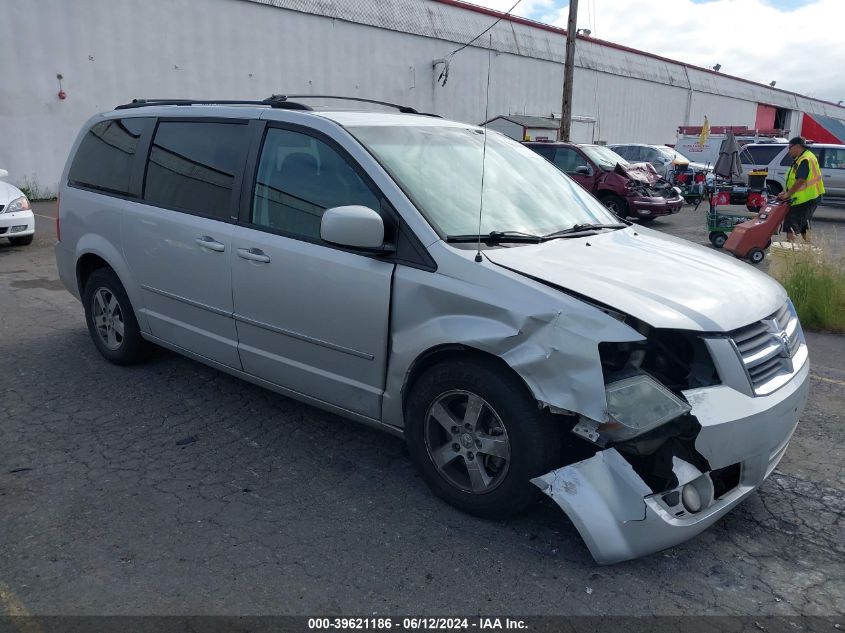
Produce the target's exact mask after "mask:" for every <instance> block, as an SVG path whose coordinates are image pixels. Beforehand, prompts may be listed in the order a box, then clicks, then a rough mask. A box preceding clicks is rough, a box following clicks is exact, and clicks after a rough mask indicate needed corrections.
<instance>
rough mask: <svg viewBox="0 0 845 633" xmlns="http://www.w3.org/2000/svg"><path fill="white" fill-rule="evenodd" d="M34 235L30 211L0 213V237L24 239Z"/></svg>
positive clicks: (33, 220) (32, 216) (33, 222)
mask: <svg viewBox="0 0 845 633" xmlns="http://www.w3.org/2000/svg"><path fill="white" fill-rule="evenodd" d="M34 233H35V216H34V215H32V211H17V212H15V213H0V237H26V236H27V235H33V234H34Z"/></svg>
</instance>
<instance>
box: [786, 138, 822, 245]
mask: <svg viewBox="0 0 845 633" xmlns="http://www.w3.org/2000/svg"><path fill="white" fill-rule="evenodd" d="M788 151H789V155H790V156H792V160H793V163H792V166H791V167H790V168H789V171H788V172H787V174H786V191H783V192H781V193H779V194H778V200H790V201H791V203H792V206H791V207H790V209H789V215H787V216H786V220H784V223H783V228H784V230H785V231H786V239H788V240H789V241H790V242H794V241H795V235H796V234H797V233H800V234H801V237H803V238H804V240H805V241H806V240H809V230H810V221H811V220H812V219H813V213H815V211H816V207H817V206H818V205H819V200H820V199H821V197H822V194H823V193H824V183H823V182H822V172H821V169H819V161H818V159H817V158H816V155H815V154H813V152H811V151H810V150H809V149H807V141H806V140H804V139H803V138H802V137H800V136H796V137H794V138H792V139H790V141H789V150H788Z"/></svg>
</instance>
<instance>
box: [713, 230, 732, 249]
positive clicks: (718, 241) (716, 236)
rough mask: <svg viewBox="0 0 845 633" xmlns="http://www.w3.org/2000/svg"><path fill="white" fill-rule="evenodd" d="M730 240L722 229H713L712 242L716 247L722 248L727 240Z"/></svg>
mask: <svg viewBox="0 0 845 633" xmlns="http://www.w3.org/2000/svg"><path fill="white" fill-rule="evenodd" d="M727 241H728V236H727V235H725V234H724V233H722V232H721V231H713V232H712V233H711V234H710V243H711V244H712V245H713V246H715V247H716V248H722V247H723V246H724V245H725V242H727Z"/></svg>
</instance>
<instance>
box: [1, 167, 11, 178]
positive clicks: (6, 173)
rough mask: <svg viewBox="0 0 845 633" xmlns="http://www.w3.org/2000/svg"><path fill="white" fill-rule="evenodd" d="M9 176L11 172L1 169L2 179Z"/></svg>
mask: <svg viewBox="0 0 845 633" xmlns="http://www.w3.org/2000/svg"><path fill="white" fill-rule="evenodd" d="M8 175H9V172H7V171H6V170H5V169H0V178H5V177H6V176H8Z"/></svg>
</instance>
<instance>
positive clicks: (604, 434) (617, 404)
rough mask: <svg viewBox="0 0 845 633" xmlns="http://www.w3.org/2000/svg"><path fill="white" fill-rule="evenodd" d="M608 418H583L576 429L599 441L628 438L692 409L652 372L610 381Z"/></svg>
mask: <svg viewBox="0 0 845 633" xmlns="http://www.w3.org/2000/svg"><path fill="white" fill-rule="evenodd" d="M605 393H606V395H607V413H608V418H609V419H608V421H607V422H603V423H597V422H594V421H593V420H587V419H585V418H581V419H580V420H579V422H578V423H577V424H576V425H575V428H574V429H573V432H575V434H576V435H580V436H582V437H585V438H587V439H589V440H591V441H593V442H595V443H597V444H600V445H604V444H606V443H607V442H609V441H612V442H624V441H626V440H630V439H632V438H635V437H637V436H640V435H643V434H644V433H648V432H649V431H651V430H653V429H656V428H657V427H659V426H661V425H663V424H666V423H667V422H671V421H672V420H674V419H676V418H679V417H681V416H682V415H685V414H687V413H689V411H690V406H689V405H688V404H687V403H686V402H684V401H683V400H681V399H680V398H678V397H677V396H676V395H675V394H674V393H672V392H671V391H670V390H669V389H667V388H666V387H664V386H663V385H661V384H660V383H659V382H657V381H656V380H655V379H654V378H652V377H651V376H649V375H648V374H637V375H635V376H630V377H628V378H623V379H621V380H617V381H615V382H611V383H609V384H608V385H607V386H606V387H605Z"/></svg>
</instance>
